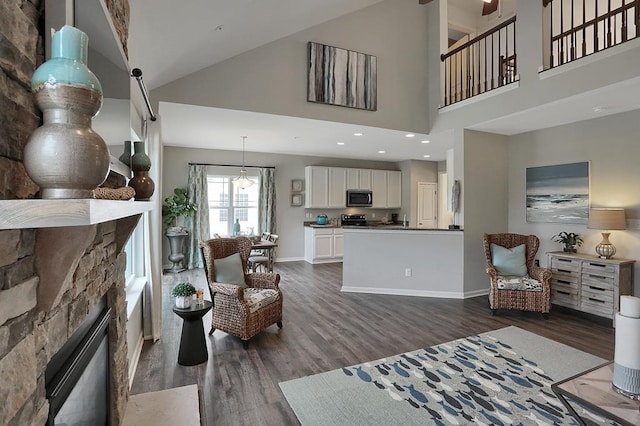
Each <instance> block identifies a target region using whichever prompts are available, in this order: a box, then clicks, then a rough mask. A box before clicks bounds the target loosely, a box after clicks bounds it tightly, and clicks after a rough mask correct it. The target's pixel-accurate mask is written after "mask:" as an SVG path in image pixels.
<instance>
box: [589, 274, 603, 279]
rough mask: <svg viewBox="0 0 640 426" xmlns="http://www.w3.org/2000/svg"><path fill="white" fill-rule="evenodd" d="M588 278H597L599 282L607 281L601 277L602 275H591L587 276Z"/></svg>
mask: <svg viewBox="0 0 640 426" xmlns="http://www.w3.org/2000/svg"><path fill="white" fill-rule="evenodd" d="M589 276H590V277H591V278H597V279H599V280H606V279H607V277H603V276H602V275H593V274H589Z"/></svg>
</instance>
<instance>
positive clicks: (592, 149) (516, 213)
mask: <svg viewBox="0 0 640 426" xmlns="http://www.w3.org/2000/svg"><path fill="white" fill-rule="evenodd" d="M639 134H640V112H638V111H632V112H629V113H623V114H617V115H613V116H609V117H602V118H599V119H596V120H590V121H583V122H580V123H576V124H572V125H565V126H559V127H555V128H551V129H546V130H541V131H536V132H530V133H525V134H522V135H518V136H513V137H511V138H509V140H510V141H509V231H511V232H519V233H526V234H535V235H537V236H538V237H539V238H540V243H541V245H540V250H539V253H540V254H539V256H538V257H539V258H540V263H541V265H543V266H544V265H546V263H547V259H546V256H545V255H544V253H545V252H548V251H556V250H560V249H561V246H560V245H559V244H558V243H554V242H553V241H551V237H552V236H553V235H555V234H557V233H558V232H560V231H567V232H576V233H578V234H580V235H581V236H582V237H583V238H584V244H583V245H582V247H580V248H578V251H579V252H581V253H588V254H595V253H594V247H595V246H596V245H597V244H598V243H599V242H600V240H601V239H602V237H601V235H600V231H597V230H592V229H587V228H586V225H563V224H557V223H527V222H526V202H525V170H526V168H527V167H536V166H546V165H552V164H563V163H575V162H579V161H590V170H589V177H590V202H591V205H592V206H593V207H624V208H625V209H626V214H627V219H628V224H630V225H631V226H634V224H637V223H638V219H640V168H639V167H638V159H640V143H638V135H639ZM629 219H631V220H630V221H629ZM610 239H611V242H612V243H613V244H614V245H615V246H616V248H617V250H618V251H617V253H616V257H621V258H630V259H638V256H639V255H640V231H638V229H627V230H625V231H612V234H611V238H610ZM639 274H640V269H639V267H638V264H637V263H636V267H635V294H636V295H637V294H640V275H639Z"/></svg>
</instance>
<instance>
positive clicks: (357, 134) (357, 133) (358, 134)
mask: <svg viewBox="0 0 640 426" xmlns="http://www.w3.org/2000/svg"><path fill="white" fill-rule="evenodd" d="M362 135H364V133H360V132H356V133H354V134H353V136H362Z"/></svg>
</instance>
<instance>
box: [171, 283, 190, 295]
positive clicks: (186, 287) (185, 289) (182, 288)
mask: <svg viewBox="0 0 640 426" xmlns="http://www.w3.org/2000/svg"><path fill="white" fill-rule="evenodd" d="M194 294H196V288H195V287H194V286H193V285H192V284H191V283H188V282H184V283H178V284H176V285H175V287H173V289H172V290H171V295H172V296H173V297H189V296H193V295H194Z"/></svg>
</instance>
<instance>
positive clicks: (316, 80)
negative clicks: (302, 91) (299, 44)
mask: <svg viewBox="0 0 640 426" xmlns="http://www.w3.org/2000/svg"><path fill="white" fill-rule="evenodd" d="M308 50H309V55H308V59H309V70H308V71H309V72H308V77H307V101H309V102H319V103H324V104H331V105H339V106H344V107H350V108H359V109H366V110H370V111H375V110H376V109H377V108H378V95H377V73H378V61H377V58H376V57H375V56H373V55H367V54H365V53H360V52H355V51H353V50H346V49H341V48H339V47H334V46H327V45H326V44H320V43H314V42H312V41H310V42H309V44H308Z"/></svg>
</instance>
